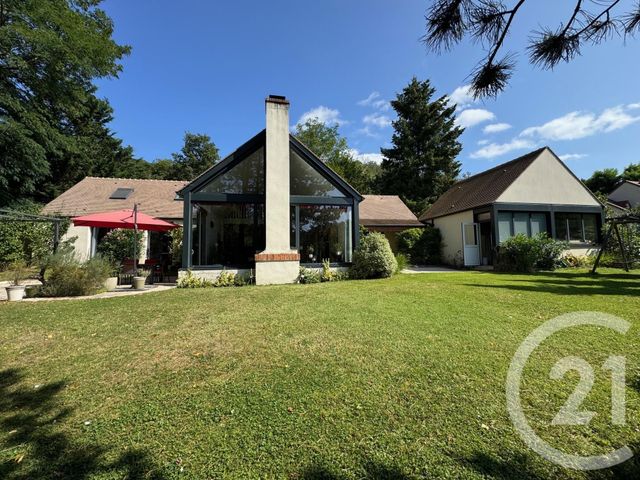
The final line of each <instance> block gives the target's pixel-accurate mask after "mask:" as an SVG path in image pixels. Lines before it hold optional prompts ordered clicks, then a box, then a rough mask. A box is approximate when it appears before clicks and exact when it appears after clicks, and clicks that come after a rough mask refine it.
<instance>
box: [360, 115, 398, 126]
mask: <svg viewBox="0 0 640 480" xmlns="http://www.w3.org/2000/svg"><path fill="white" fill-rule="evenodd" d="M362 121H363V122H364V124H365V125H372V126H375V127H378V128H385V127H389V126H390V125H391V119H390V118H389V117H387V116H386V115H382V114H379V113H372V114H371V115H365V116H364V118H363V119H362Z"/></svg>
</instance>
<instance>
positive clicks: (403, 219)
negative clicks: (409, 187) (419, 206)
mask: <svg viewBox="0 0 640 480" xmlns="http://www.w3.org/2000/svg"><path fill="white" fill-rule="evenodd" d="M363 197H364V200H362V202H361V203H360V225H362V226H363V227H365V228H366V229H367V230H369V231H370V232H380V233H383V234H384V235H385V236H386V237H387V239H388V240H389V244H390V245H391V249H392V250H393V251H394V252H396V251H397V245H398V239H397V234H398V233H399V232H402V231H403V230H406V229H408V228H424V223H422V222H421V221H420V220H418V217H416V216H415V215H414V213H413V212H412V211H411V210H410V209H409V207H407V205H406V204H405V203H404V202H403V201H402V200H401V199H400V197H398V196H397V195H363Z"/></svg>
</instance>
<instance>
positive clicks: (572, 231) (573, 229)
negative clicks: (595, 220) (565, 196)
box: [567, 213, 584, 242]
mask: <svg viewBox="0 0 640 480" xmlns="http://www.w3.org/2000/svg"><path fill="white" fill-rule="evenodd" d="M567 220H568V223H569V240H570V241H572V242H582V241H584V238H583V235H582V218H581V216H580V214H579V213H570V214H568V215H567Z"/></svg>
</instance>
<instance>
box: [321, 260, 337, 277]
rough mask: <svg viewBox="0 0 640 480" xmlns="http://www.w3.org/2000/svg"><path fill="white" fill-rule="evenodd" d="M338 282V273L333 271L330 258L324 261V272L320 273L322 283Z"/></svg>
mask: <svg viewBox="0 0 640 480" xmlns="http://www.w3.org/2000/svg"><path fill="white" fill-rule="evenodd" d="M335 280H336V272H334V271H333V270H331V262H330V261H329V259H328V258H325V259H324V260H322V272H321V273H320V281H321V282H333V281H335Z"/></svg>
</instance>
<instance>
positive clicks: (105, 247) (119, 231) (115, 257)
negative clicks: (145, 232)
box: [96, 228, 142, 264]
mask: <svg viewBox="0 0 640 480" xmlns="http://www.w3.org/2000/svg"><path fill="white" fill-rule="evenodd" d="M135 244H136V242H135V232H134V231H133V230H129V229H124V228H116V229H114V230H110V231H109V232H107V234H106V235H105V236H104V237H102V240H100V243H99V244H98V247H97V248H96V251H97V252H98V253H99V254H100V255H102V256H103V257H106V258H108V259H109V260H111V261H112V262H114V263H118V264H121V263H122V261H123V260H124V259H125V258H132V257H133V246H134V245H135ZM141 250H142V234H141V233H138V242H137V245H136V252H138V254H139V253H140V251H141Z"/></svg>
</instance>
